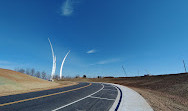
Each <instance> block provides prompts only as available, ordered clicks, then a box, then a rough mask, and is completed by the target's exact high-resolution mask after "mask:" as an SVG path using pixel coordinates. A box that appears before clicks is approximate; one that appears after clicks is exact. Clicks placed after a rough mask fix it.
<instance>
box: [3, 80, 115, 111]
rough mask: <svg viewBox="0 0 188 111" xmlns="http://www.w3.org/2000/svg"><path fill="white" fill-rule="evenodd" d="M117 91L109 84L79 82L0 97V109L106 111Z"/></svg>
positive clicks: (5, 110)
mask: <svg viewBox="0 0 188 111" xmlns="http://www.w3.org/2000/svg"><path fill="white" fill-rule="evenodd" d="M117 94H118V91H117V88H115V87H114V86H112V85H109V84H102V83H80V84H78V85H74V86H70V87H64V88H57V89H51V90H45V91H38V92H31V93H25V94H17V95H11V96H3V97H0V111H108V110H109V109H110V108H111V107H112V105H113V103H114V101H115V99H116V97H117Z"/></svg>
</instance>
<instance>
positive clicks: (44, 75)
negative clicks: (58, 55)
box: [42, 71, 46, 79]
mask: <svg viewBox="0 0 188 111" xmlns="http://www.w3.org/2000/svg"><path fill="white" fill-rule="evenodd" d="M42 79H46V72H44V71H43V72H42Z"/></svg>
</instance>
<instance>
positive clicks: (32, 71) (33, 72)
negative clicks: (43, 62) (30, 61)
mask: <svg viewBox="0 0 188 111" xmlns="http://www.w3.org/2000/svg"><path fill="white" fill-rule="evenodd" d="M34 74H35V69H34V68H32V69H31V76H34Z"/></svg>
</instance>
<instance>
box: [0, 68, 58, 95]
mask: <svg viewBox="0 0 188 111" xmlns="http://www.w3.org/2000/svg"><path fill="white" fill-rule="evenodd" d="M60 86H62V85H60V84H58V83H54V82H49V81H46V80H42V79H39V78H36V77H32V76H29V75H26V74H23V73H20V72H16V71H12V70H7V69H1V68H0V96H4V95H10V94H18V93H24V92H30V91H38V90H44V89H49V88H56V87H60Z"/></svg>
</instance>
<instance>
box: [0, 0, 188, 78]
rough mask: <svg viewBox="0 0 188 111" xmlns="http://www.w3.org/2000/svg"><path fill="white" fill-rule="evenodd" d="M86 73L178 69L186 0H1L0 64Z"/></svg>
mask: <svg viewBox="0 0 188 111" xmlns="http://www.w3.org/2000/svg"><path fill="white" fill-rule="evenodd" d="M48 37H49V38H50V39H51V42H52V45H53V48H54V51H55V55H56V56H57V70H56V74H59V69H60V65H61V62H62V60H63V57H64V56H65V55H66V53H67V52H68V50H71V52H70V55H69V56H68V57H67V60H66V62H65V64H64V69H63V75H64V76H75V75H77V74H79V75H80V76H82V75H83V74H86V75H88V76H90V77H94V76H97V75H101V76H124V75H125V74H124V72H123V70H122V68H121V67H122V65H124V67H125V69H126V71H127V73H128V75H129V76H135V75H138V72H139V74H140V75H144V74H146V73H147V72H150V73H151V74H165V73H178V72H183V71H184V69H183V64H182V60H183V59H184V60H185V62H186V63H187V64H188V46H187V43H188V1H187V0H157V1H156V0H1V3H0V41H1V43H0V51H1V53H0V67H1V68H6V69H15V68H16V67H20V68H35V69H36V70H40V71H43V70H44V71H46V72H47V73H48V74H50V73H51V67H52V55H51V49H50V46H49V42H48Z"/></svg>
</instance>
